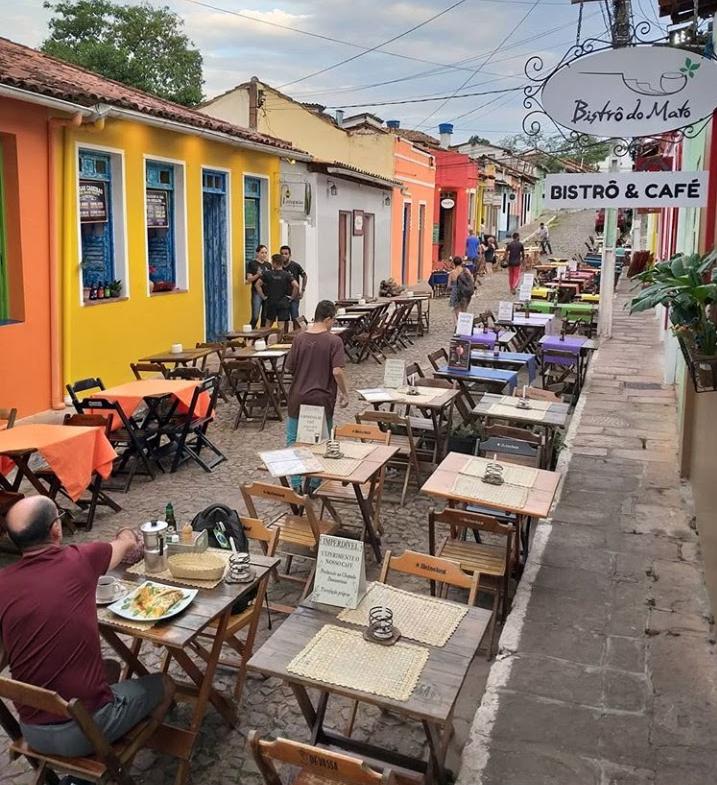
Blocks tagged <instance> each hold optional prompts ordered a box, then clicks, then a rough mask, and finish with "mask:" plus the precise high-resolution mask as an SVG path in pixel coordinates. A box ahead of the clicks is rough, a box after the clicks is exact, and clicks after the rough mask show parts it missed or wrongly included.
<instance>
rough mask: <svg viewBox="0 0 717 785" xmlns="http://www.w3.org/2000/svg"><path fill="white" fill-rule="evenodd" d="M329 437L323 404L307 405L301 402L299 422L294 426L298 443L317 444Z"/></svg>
mask: <svg viewBox="0 0 717 785" xmlns="http://www.w3.org/2000/svg"><path fill="white" fill-rule="evenodd" d="M328 438H329V429H328V425H327V423H326V409H324V407H323V406H309V405H308V404H306V403H302V404H301V406H300V407H299V424H298V425H297V428H296V441H297V442H299V444H318V443H319V442H325V441H326V440H327V439H328Z"/></svg>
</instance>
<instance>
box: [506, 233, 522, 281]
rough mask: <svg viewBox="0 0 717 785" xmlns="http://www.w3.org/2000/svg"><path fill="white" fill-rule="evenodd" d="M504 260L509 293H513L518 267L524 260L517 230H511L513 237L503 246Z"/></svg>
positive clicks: (517, 276)
mask: <svg viewBox="0 0 717 785" xmlns="http://www.w3.org/2000/svg"><path fill="white" fill-rule="evenodd" d="M505 260H506V262H507V264H508V286H509V287H510V293H511V294H513V295H514V294H515V293H516V292H517V291H518V284H519V283H520V268H521V267H522V265H523V262H524V261H525V248H524V247H523V243H521V242H520V235H519V234H518V232H513V239H512V241H511V242H509V243H508V245H507V246H506V248H505Z"/></svg>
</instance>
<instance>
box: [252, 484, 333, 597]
mask: <svg viewBox="0 0 717 785" xmlns="http://www.w3.org/2000/svg"><path fill="white" fill-rule="evenodd" d="M241 493H242V496H243V498H244V504H246V508H247V510H248V512H249V516H250V517H251V518H259V517H260V516H259V515H258V514H257V509H256V505H255V504H254V500H255V499H262V500H264V501H266V502H268V503H274V504H277V503H279V504H281V505H282V506H283V507H284V508H285V509H286V508H288V511H286V512H285V513H283V514H281V515H280V516H279V517H278V518H275V519H274V520H273V521H271V523H270V524H269V528H270V529H272V528H275V527H278V528H279V542H278V546H277V549H278V551H279V552H280V553H279V554H278V555H282V556H284V558H285V560H286V563H285V571H284V572H283V573H278V574H277V578H279V579H283V580H286V581H292V582H293V583H297V584H299V585H300V586H301V587H302V593H301V599H302V600H303V599H305V597H306V596H307V595H308V594H309V592H310V591H311V585H312V583H313V580H314V573H315V571H316V556H317V552H318V547H319V537H320V536H321V535H322V534H334V533H335V532H336V531H337V530H338V525H337V524H336V523H335V522H334V521H327V520H323V519H322V518H319V517H317V515H316V513H315V511H314V506H313V504H312V503H311V499H310V498H309V497H308V496H301V495H300V494H298V493H296V492H295V491H293V490H291V489H290V488H285V487H284V486H283V485H273V484H272V483H268V482H252V483H249V484H246V485H242V487H241ZM294 558H300V559H307V560H309V561H311V562H312V565H311V569H310V570H309V573H308V575H307V576H306V578H301V577H299V576H297V575H292V574H291V565H292V562H293V560H294Z"/></svg>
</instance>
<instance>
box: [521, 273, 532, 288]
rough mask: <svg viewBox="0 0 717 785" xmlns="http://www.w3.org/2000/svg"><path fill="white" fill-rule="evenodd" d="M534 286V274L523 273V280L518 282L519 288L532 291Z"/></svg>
mask: <svg viewBox="0 0 717 785" xmlns="http://www.w3.org/2000/svg"><path fill="white" fill-rule="evenodd" d="M534 286H535V273H523V280H522V281H521V282H520V288H521V289H522V288H523V287H526V288H530V289H532V288H533V287H534Z"/></svg>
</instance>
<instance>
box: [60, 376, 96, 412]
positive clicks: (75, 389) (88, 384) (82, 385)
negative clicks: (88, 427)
mask: <svg viewBox="0 0 717 785" xmlns="http://www.w3.org/2000/svg"><path fill="white" fill-rule="evenodd" d="M65 389H66V390H67V394H68V395H69V396H70V400H71V401H72V405H73V406H74V407H75V411H76V412H77V413H78V414H83V411H82V400H80V398H79V396H78V393H89V392H90V391H91V390H94V391H96V392H102V390H104V389H105V386H104V384H102V379H100V377H99V376H91V377H89V378H88V379H80V380H79V381H77V382H72V384H66V385H65Z"/></svg>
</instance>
